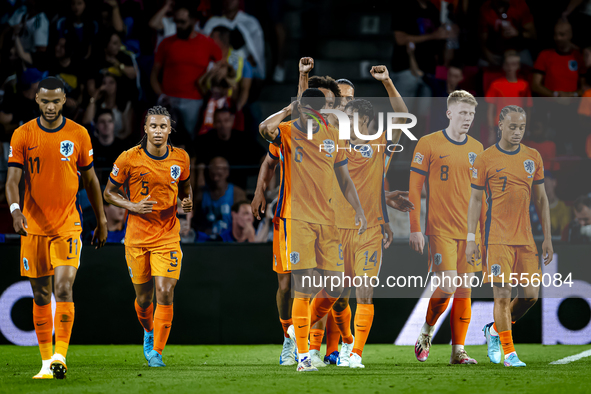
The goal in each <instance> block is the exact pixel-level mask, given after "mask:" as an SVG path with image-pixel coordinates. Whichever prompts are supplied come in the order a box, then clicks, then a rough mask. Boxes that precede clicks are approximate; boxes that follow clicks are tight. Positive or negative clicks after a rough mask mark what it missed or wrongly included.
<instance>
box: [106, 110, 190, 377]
mask: <svg viewBox="0 0 591 394" xmlns="http://www.w3.org/2000/svg"><path fill="white" fill-rule="evenodd" d="M171 122H172V120H171V117H170V114H169V113H168V111H167V110H166V109H165V108H163V107H160V106H156V107H152V108H150V109H149V110H148V114H147V115H146V120H145V125H144V131H145V132H146V135H145V136H144V138H143V139H142V141H141V143H140V144H139V145H137V146H135V147H134V148H131V149H129V150H127V151H125V152H123V153H122V154H121V155H120V156H119V157H118V158H117V160H116V161H115V164H114V165H113V171H112V172H111V176H110V178H109V183H108V185H107V187H106V189H105V193H104V196H105V201H107V202H109V203H110V204H113V205H116V206H118V207H121V208H125V209H127V211H128V213H129V217H128V221H127V234H126V235H125V259H126V260H127V266H128V268H129V276H130V277H131V281H132V283H133V287H134V289H135V294H136V300H135V310H136V312H137V316H138V319H139V321H140V323H141V325H142V327H143V328H144V357H145V358H146V360H148V365H149V366H150V367H165V366H166V365H165V364H164V363H163V362H162V350H163V349H164V346H165V345H166V341H167V340H168V335H169V334H170V327H171V326H172V315H173V295H174V288H175V286H176V283H177V281H178V279H179V276H180V272H181V265H182V260H183V252H182V250H181V246H180V235H179V231H180V223H179V220H178V219H177V199H178V198H181V199H182V208H183V210H184V211H185V212H190V211H191V210H192V209H193V202H192V201H193V192H192V190H191V184H190V182H189V178H190V162H189V155H188V154H187V152H185V151H184V150H182V149H180V148H174V147H173V146H172V144H171V143H170V139H169V135H170V133H171V131H172V126H171ZM122 186H123V187H124V188H125V189H126V190H127V193H126V195H127V196H128V198H129V199H127V198H124V197H123V196H122V195H121V194H120V192H119V189H120V188H121V187H122ZM152 278H154V280H152ZM154 281H155V282H156V302H157V303H158V306H157V307H156V311H155V312H154V306H153V303H152V300H153V299H154Z"/></svg>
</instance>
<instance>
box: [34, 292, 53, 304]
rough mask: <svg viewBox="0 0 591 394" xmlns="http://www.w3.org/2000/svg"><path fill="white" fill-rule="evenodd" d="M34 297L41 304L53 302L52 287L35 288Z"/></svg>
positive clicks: (36, 302)
mask: <svg viewBox="0 0 591 394" xmlns="http://www.w3.org/2000/svg"><path fill="white" fill-rule="evenodd" d="M33 299H34V300H35V304H37V305H39V306H43V305H47V304H49V303H50V302H51V289H46V288H39V289H34V290H33Z"/></svg>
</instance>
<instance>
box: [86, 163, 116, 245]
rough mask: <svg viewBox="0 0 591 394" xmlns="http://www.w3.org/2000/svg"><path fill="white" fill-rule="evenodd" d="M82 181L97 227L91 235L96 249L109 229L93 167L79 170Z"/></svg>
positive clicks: (105, 239)
mask: <svg viewBox="0 0 591 394" xmlns="http://www.w3.org/2000/svg"><path fill="white" fill-rule="evenodd" d="M80 173H81V174H82V182H83V183H84V188H85V189H86V194H87V195H88V199H89V200H90V205H92V210H93V211H94V216H96V221H97V223H98V224H97V227H96V228H95V229H94V235H93V237H92V244H93V245H96V249H98V248H100V247H102V246H103V245H104V244H105V242H106V241H107V235H108V233H109V230H108V229H107V216H106V215H105V210H104V209H103V199H102V196H101V185H100V183H99V181H98V178H97V177H96V173H95V172H94V167H90V168H89V169H88V170H81V171H80Z"/></svg>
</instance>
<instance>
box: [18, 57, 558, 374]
mask: <svg viewBox="0 0 591 394" xmlns="http://www.w3.org/2000/svg"><path fill="white" fill-rule="evenodd" d="M313 68H314V60H313V59H312V58H302V59H301V60H300V63H299V71H300V79H299V84H298V94H297V99H296V100H295V101H294V102H292V103H290V104H289V105H288V106H286V107H285V108H283V109H282V110H281V111H279V112H277V113H275V114H273V115H271V116H269V117H268V118H267V119H265V120H264V121H263V122H262V123H261V124H260V126H259V131H260V134H261V135H262V136H263V138H265V139H266V140H267V141H268V142H269V153H268V155H267V156H266V158H265V160H264V162H263V164H262V166H261V169H260V172H259V177H258V182H257V187H256V191H255V196H254V199H253V201H252V212H253V214H254V215H255V217H257V218H259V219H260V214H261V213H264V212H265V209H266V206H267V204H266V200H265V191H266V189H267V185H268V184H269V183H270V181H271V179H272V178H273V176H274V173H275V168H276V166H277V165H279V167H280V187H279V193H278V197H277V204H276V206H275V209H274V212H273V229H274V230H273V256H272V262H273V265H272V266H273V270H274V271H275V272H276V273H277V279H278V290H277V295H276V299H277V309H278V312H279V318H280V322H281V325H282V327H283V333H284V343H283V349H282V352H281V355H280V358H279V363H280V364H281V365H297V371H298V372H308V371H318V368H323V367H326V366H327V365H329V364H336V365H337V366H340V367H350V368H365V366H364V364H363V363H362V355H363V349H364V346H365V343H366V341H367V339H368V335H369V332H370V329H371V326H372V322H373V319H374V306H373V287H371V286H369V285H368V282H367V281H364V282H363V283H364V286H361V287H358V288H356V292H355V295H356V298H357V308H356V311H355V315H354V316H352V312H351V308H350V307H349V297H350V296H351V288H350V287H346V286H344V284H343V283H347V282H348V281H342V280H341V281H338V283H340V285H339V286H337V287H334V286H327V285H326V284H327V283H335V282H331V280H332V279H333V278H340V279H342V278H348V279H353V278H355V277H365V276H367V277H370V278H373V277H378V276H379V273H380V269H381V265H382V256H383V250H384V249H385V248H388V247H389V246H390V244H391V242H392V239H393V235H392V231H391V229H390V225H389V219H388V212H387V206H390V207H391V208H393V209H396V210H399V211H401V212H409V214H410V247H411V248H412V249H413V250H415V251H416V252H418V253H420V254H423V253H424V252H425V251H426V253H427V255H428V258H427V263H428V267H427V268H428V270H429V272H432V273H433V275H436V276H440V277H443V276H448V277H459V278H461V280H460V281H459V282H458V283H460V285H459V286H457V287H455V286H453V285H451V284H448V286H445V283H446V282H444V284H442V285H441V286H439V287H438V288H437V289H436V290H435V291H434V292H433V294H432V296H431V299H430V301H429V307H428V311H427V314H426V318H425V323H424V325H423V327H422V328H421V330H420V332H419V333H418V339H417V342H416V345H415V355H416V358H417V360H419V361H421V362H424V361H426V360H427V358H428V356H429V351H430V348H431V339H432V337H433V333H434V329H435V325H436V323H437V320H438V318H439V317H440V316H441V315H442V313H443V312H444V311H445V310H446V308H447V306H448V304H449V302H450V299H451V298H452V297H453V303H452V307H451V308H452V309H451V328H452V350H451V358H450V364H476V363H477V362H476V360H474V359H473V358H471V357H469V356H468V354H467V353H466V351H465V349H464V341H465V338H466V333H467V330H468V326H469V324H470V317H471V291H470V285H469V284H470V278H471V277H473V276H474V275H475V273H477V272H480V271H482V272H483V273H484V274H485V275H484V279H485V280H487V279H491V278H492V281H493V282H494V283H493V293H494V300H495V305H494V316H491V319H492V320H493V322H491V323H490V324H487V325H486V326H485V327H484V328H483V331H484V335H485V336H486V340H487V345H488V357H489V358H490V361H491V362H493V363H500V362H501V361H502V355H501V352H504V365H505V366H507V367H523V366H525V363H523V362H522V361H520V359H519V358H518V357H517V353H516V352H515V348H514V346H513V340H512V335H511V326H512V324H515V323H516V322H517V321H518V320H519V319H520V318H521V317H522V316H523V315H524V314H525V313H526V312H527V311H528V309H529V308H531V307H532V306H533V304H534V303H535V302H536V300H537V297H538V288H537V287H534V286H531V285H524V286H520V287H519V296H518V297H516V298H514V299H513V300H511V288H512V287H510V286H508V284H510V283H511V280H512V279H511V278H513V276H512V275H511V274H518V277H520V278H522V277H523V275H525V276H528V275H529V276H530V277H531V276H532V275H534V274H539V273H540V272H541V269H540V264H539V260H540V258H539V257H538V252H537V250H536V245H535V243H534V241H533V236H532V232H531V226H530V219H529V208H528V207H529V204H530V199H531V192H532V190H533V191H534V199H533V201H534V203H535V206H536V209H537V211H538V215H539V217H540V218H541V222H542V226H543V231H544V237H545V241H544V243H543V245H542V249H543V250H542V253H543V255H542V258H543V261H544V263H545V264H549V263H550V262H551V260H552V256H553V250H552V243H551V240H550V211H549V204H548V199H547V197H546V193H545V189H544V186H543V182H544V179H543V174H544V170H543V164H542V159H541V156H540V154H539V153H538V152H537V151H536V150H535V149H531V148H528V147H526V146H524V145H522V144H521V143H520V142H521V139H522V138H523V135H524V131H525V126H526V121H527V119H526V115H525V112H524V111H523V109H522V108H520V107H517V106H508V107H505V108H503V110H502V111H501V113H500V119H499V123H498V126H499V139H498V142H497V143H496V144H495V145H494V146H492V147H490V148H488V149H487V150H483V146H482V144H480V143H479V142H478V141H476V140H475V139H473V138H472V137H470V136H468V132H469V130H470V127H471V124H472V121H473V119H474V115H475V111H476V107H477V105H478V103H477V102H476V99H475V98H474V97H473V96H472V95H471V94H470V93H468V92H465V91H461V90H460V91H455V92H452V93H451V94H450V95H449V97H448V99H447V111H446V115H447V118H448V119H449V125H448V126H447V128H446V129H444V130H440V131H436V132H434V133H431V134H428V135H426V136H424V137H422V138H421V139H420V140H419V141H418V143H417V145H416V148H415V151H414V154H413V157H412V163H411V165H410V170H411V174H410V183H409V190H408V192H405V191H385V184H386V181H385V179H386V174H387V171H388V168H389V166H390V163H391V161H392V159H393V158H394V154H393V152H395V151H396V146H398V145H399V142H400V141H399V140H400V137H401V131H400V130H395V131H394V132H393V133H391V135H390V138H388V137H387V135H386V134H385V133H384V134H382V135H381V136H379V137H378V139H375V138H372V137H374V135H375V128H376V126H375V123H377V122H375V121H374V117H375V113H374V107H373V105H372V103H371V102H369V101H368V100H364V99H356V98H355V87H354V85H353V84H352V83H351V82H350V81H349V80H347V79H338V80H334V79H333V78H331V77H329V76H324V77H316V76H315V77H311V78H308V74H309V73H310V71H311V70H312V69H313ZM370 73H371V75H372V76H373V78H374V79H376V80H377V81H379V82H381V83H382V85H383V86H384V88H385V90H386V92H387V94H388V97H389V104H390V106H391V109H392V110H393V111H394V112H397V113H407V112H408V109H407V107H406V104H405V102H404V100H403V99H402V97H401V96H400V94H399V93H398V91H397V89H396V87H395V86H394V84H393V83H392V80H391V79H390V78H389V74H388V70H387V68H386V67H385V66H374V67H372V68H371V70H370ZM36 102H37V104H38V105H39V109H40V112H41V116H40V117H39V118H36V119H34V120H32V121H30V122H28V123H26V124H24V125H22V126H21V127H19V128H18V129H17V130H16V131H15V132H14V134H13V136H12V140H11V143H10V152H9V161H8V165H9V169H8V175H7V182H6V194H7V199H8V203H9V204H10V211H11V214H12V217H13V225H14V229H15V231H16V232H17V233H18V234H20V235H21V254H20V268H21V274H22V276H25V277H28V278H29V280H30V283H31V287H32V290H33V294H34V303H33V321H34V324H35V332H36V334H37V339H38V342H39V350H40V354H41V360H42V367H41V370H40V372H39V373H38V374H37V375H35V376H34V378H35V379H52V378H58V379H63V378H64V377H65V376H66V374H67V366H66V354H67V350H68V345H69V341H70V335H71V332H72V327H73V323H74V297H73V292H72V287H73V283H74V280H75V278H76V273H77V270H78V268H80V265H81V261H80V256H81V250H82V241H81V238H80V235H81V232H82V217H81V213H80V209H79V205H78V202H77V193H78V185H79V179H80V178H82V181H83V184H84V187H85V189H86V192H87V195H88V198H89V200H90V203H91V205H92V208H93V210H94V213H95V216H96V219H97V223H98V225H97V228H96V229H95V231H94V234H93V244H95V245H96V248H100V247H101V246H103V244H104V243H105V241H106V238H107V225H106V223H107V221H106V217H105V213H104V209H103V198H104V200H105V201H106V202H107V203H109V204H113V205H116V206H119V207H122V208H124V209H126V210H127V214H128V220H127V232H126V237H125V256H121V260H122V261H123V259H125V261H126V263H127V266H128V271H129V276H130V279H131V282H132V284H133V287H134V290H135V294H136V298H135V302H134V303H135V310H136V313H137V317H138V320H139V322H140V324H141V326H142V328H143V354H144V357H145V358H146V360H147V362H148V365H149V366H150V367H164V366H165V364H164V362H163V360H162V351H163V349H164V347H165V345H166V342H167V339H168V336H169V333H170V330H171V326H172V320H173V295H174V288H175V286H176V284H177V281H178V280H179V278H180V271H181V266H182V259H183V253H182V250H181V247H180V236H179V230H180V225H179V220H178V218H177V206H178V205H179V204H180V206H181V207H182V209H183V210H184V212H190V211H191V210H192V201H193V192H192V190H191V182H190V159H189V156H188V154H187V153H186V152H185V151H184V150H182V149H180V148H178V147H173V146H172V144H171V143H170V140H169V135H170V133H171V132H172V131H173V128H172V123H173V120H172V118H171V116H170V114H169V113H168V111H167V110H166V109H165V108H163V107H159V106H157V107H153V108H151V109H150V110H149V111H148V113H147V115H146V117H145V120H144V132H145V135H144V137H143V139H142V140H141V141H140V143H139V144H138V145H137V146H135V147H133V148H132V149H130V150H127V151H125V152H122V153H121V154H120V156H119V157H118V159H117V160H116V161H115V163H114V164H113V169H112V172H111V174H110V177H109V182H108V184H107V186H106V188H105V190H104V193H103V192H101V187H100V185H99V182H98V179H97V177H96V175H95V172H94V168H93V149H92V145H91V141H90V137H89V134H88V132H87V131H86V130H85V129H84V128H83V127H82V126H80V125H78V124H76V123H75V122H73V121H72V120H70V119H66V118H65V117H64V116H63V115H62V107H63V105H64V104H65V102H66V96H65V89H64V85H63V83H62V82H61V81H60V80H59V79H57V78H53V77H49V78H46V79H44V80H43V81H41V82H40V83H39V89H38V92H37V95H36ZM327 110H328V112H325V111H327ZM330 110H340V111H342V112H344V114H345V115H346V116H347V117H348V119H349V125H348V130H345V131H347V132H348V133H349V135H350V139H348V140H343V139H339V129H340V127H344V125H341V124H340V121H339V117H338V116H335V114H334V112H333V113H332V114H330ZM289 117H291V119H287V118H289ZM394 121H395V122H397V123H400V124H403V123H406V121H407V119H406V118H396V119H395V120H394ZM340 132H341V133H342V132H343V130H340ZM364 136H366V137H367V138H364ZM23 176H24V181H25V182H24V183H25V193H24V201H23V203H22V205H21V203H20V197H19V182H20V180H21V177H23ZM424 185H426V189H427V211H428V212H427V219H426V229H425V236H426V240H425V236H423V233H422V231H421V225H420V207H421V193H422V190H423V187H424ZM48 190H51V191H52V192H51V193H48V192H47V191H48ZM483 191H484V192H486V196H484V193H483ZM483 199H484V200H485V204H483ZM425 244H426V245H425ZM310 278H314V280H308V279H310ZM351 282H352V281H349V283H351ZM318 283H321V285H317V284H318ZM451 283H456V281H452V282H451ZM528 283H529V281H528ZM52 291H53V292H54V293H55V299H56V312H55V349H54V346H53V330H54V323H53V319H52V309H51V295H52ZM154 297H155V299H156V306H154V303H153V300H154ZM352 321H353V326H354V330H353V331H352V330H351V323H352ZM138 330H139V328H138ZM325 330H326V338H327V340H326V342H327V353H326V356H325V357H322V356H321V355H320V344H321V342H322V338H323V336H324V331H325ZM339 341H341V347H340V350H339Z"/></svg>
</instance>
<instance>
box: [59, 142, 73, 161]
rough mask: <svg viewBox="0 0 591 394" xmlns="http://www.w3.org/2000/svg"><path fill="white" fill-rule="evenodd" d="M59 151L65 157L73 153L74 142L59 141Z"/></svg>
mask: <svg viewBox="0 0 591 394" xmlns="http://www.w3.org/2000/svg"><path fill="white" fill-rule="evenodd" d="M60 153H61V154H62V155H64V156H66V157H68V156H70V155H71V154H72V153H74V143H73V142H72V141H68V140H65V141H62V142H60Z"/></svg>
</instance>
